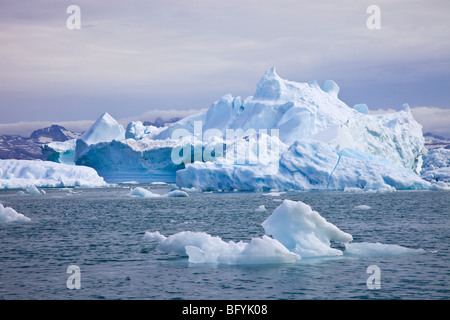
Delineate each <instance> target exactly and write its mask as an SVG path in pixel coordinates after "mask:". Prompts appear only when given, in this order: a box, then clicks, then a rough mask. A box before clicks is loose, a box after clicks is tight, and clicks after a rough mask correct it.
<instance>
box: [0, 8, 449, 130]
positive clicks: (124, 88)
mask: <svg viewBox="0 0 450 320" xmlns="http://www.w3.org/2000/svg"><path fill="white" fill-rule="evenodd" d="M71 4H76V5H78V6H79V7H80V9H81V29H80V30H69V29H68V28H67V26H66V20H67V18H68V17H69V16H70V14H68V13H66V10H67V7H68V6H69V5H71ZM371 4H376V5H378V6H379V7H380V9H381V29H379V30H370V29H368V28H367V26H366V20H367V19H368V17H369V16H370V14H368V13H367V12H366V9H367V7H368V6H369V5H371ZM449 39H450V1H448V0H442V1H438V0H434V1H433V0H431V1H417V0H416V1H414V0H401V1H392V0H390V1H378V0H376V1H373V0H370V1H364V0H358V1H356V0H329V1H300V0H270V1H269V0H239V1H238V0H222V1H216V0H189V1H187V0H147V1H144V0H142V1H139V0H128V1H125V0H123V1H117V0H109V1H94V0H78V1H77V0H71V1H65V0H33V1H25V0H21V1H15V0H2V1H1V2H0V44H1V45H0V124H10V123H17V122H20V121H26V122H37V121H41V122H42V121H49V122H70V121H81V120H88V121H91V120H95V119H96V118H97V117H98V116H100V115H101V114H102V113H103V112H105V111H107V112H108V113H110V114H111V115H112V116H113V117H115V118H117V119H129V118H130V119H131V118H137V117H140V116H145V117H147V118H148V119H140V120H153V119H150V118H151V117H152V115H156V114H158V112H161V110H163V111H164V110H165V111H167V110H184V112H186V110H192V109H201V108H207V107H209V105H211V103H213V102H214V101H215V100H217V99H219V98H220V97H221V96H223V95H224V94H226V93H231V94H232V95H233V96H242V97H247V96H249V95H253V93H254V92H255V89H256V83H257V82H258V80H259V79H260V78H261V77H262V76H263V75H264V72H265V70H266V69H268V68H270V67H272V66H276V68H277V72H278V74H279V75H280V76H281V77H282V78H285V79H289V80H294V81H298V82H308V81H311V80H317V81H318V82H319V83H321V82H323V81H324V80H327V79H333V80H335V81H336V82H337V83H338V85H339V86H340V88H341V91H340V94H339V97H340V99H341V100H343V101H344V102H346V103H347V104H348V105H350V106H353V105H354V104H356V103H366V104H367V105H368V106H369V109H371V110H378V109H396V108H398V107H400V106H401V105H402V104H403V103H408V104H409V105H410V106H411V107H412V108H413V109H416V110H420V114H421V115H422V116H423V117H424V119H425V118H426V119H427V120H428V121H429V122H430V121H431V120H430V119H432V118H433V116H434V117H435V118H436V119H437V120H439V121H438V122H439V124H438V123H437V122H436V123H434V122H431V123H428V124H427V126H430V127H431V128H434V127H435V129H436V130H435V132H436V133H439V134H444V135H447V136H449V137H450V103H449V101H450V41H449ZM419 107H420V108H419ZM152 110H159V111H154V112H152ZM436 112H437V113H436ZM175 113H176V111H174V114H175ZM418 113H419V112H416V114H418ZM428 113H430V117H428V116H427V115H428ZM431 113H433V114H431ZM436 114H439V116H436ZM443 117H444V119H445V120H446V122H445V121H443V120H442V118H443ZM418 120H420V119H418ZM437 120H436V121H437ZM419 122H420V121H419Z"/></svg>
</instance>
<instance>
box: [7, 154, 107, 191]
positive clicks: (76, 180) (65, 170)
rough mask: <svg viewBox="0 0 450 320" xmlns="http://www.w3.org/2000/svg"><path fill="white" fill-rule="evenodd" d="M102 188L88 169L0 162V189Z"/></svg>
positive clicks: (48, 164)
mask: <svg viewBox="0 0 450 320" xmlns="http://www.w3.org/2000/svg"><path fill="white" fill-rule="evenodd" d="M77 186H79V187H104V186H107V183H106V182H105V181H104V179H103V178H102V177H100V176H99V175H98V174H97V172H96V171H95V170H94V169H92V168H89V167H84V166H74V165H68V164H61V163H55V162H51V161H39V160H0V189H18V188H19V189H28V188H30V187H77Z"/></svg>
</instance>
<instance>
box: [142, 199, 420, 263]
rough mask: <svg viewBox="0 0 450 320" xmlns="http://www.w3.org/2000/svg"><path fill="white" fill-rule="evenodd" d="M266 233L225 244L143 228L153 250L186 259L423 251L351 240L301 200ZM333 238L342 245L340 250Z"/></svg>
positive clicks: (289, 259)
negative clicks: (343, 248)
mask: <svg viewBox="0 0 450 320" xmlns="http://www.w3.org/2000/svg"><path fill="white" fill-rule="evenodd" d="M262 226H263V228H264V230H265V233H266V235H263V236H262V237H260V238H252V239H251V240H250V242H244V241H239V242H234V241H229V242H226V241H224V240H222V239H221V238H220V237H217V236H212V235H210V234H207V233H205V232H192V231H182V232H178V233H175V234H173V235H170V236H168V237H166V236H164V235H162V234H160V233H159V232H158V231H154V232H149V231H146V232H145V234H144V237H143V239H144V240H146V241H154V242H157V243H158V245H157V246H156V249H157V250H158V251H161V252H165V253H174V254H177V255H179V256H187V257H188V260H189V262H190V263H214V264H272V263H294V262H298V261H299V260H300V259H304V258H322V257H335V256H342V255H344V254H349V255H353V256H361V257H367V256H380V255H381V256H383V255H399V254H406V253H420V252H424V251H423V250H422V249H410V248H406V247H402V246H399V245H393V244H382V243H370V242H361V243H350V242H351V241H353V237H352V235H351V234H349V233H347V232H344V231H342V230H340V229H339V228H338V227H337V226H335V225H334V224H332V223H330V222H328V221H327V220H326V219H325V218H324V217H322V216H321V215H320V214H319V213H318V212H317V211H314V210H312V208H311V207H310V206H309V205H307V204H305V203H303V202H301V201H298V202H296V201H291V200H284V201H283V203H282V204H281V205H280V206H278V207H277V208H276V209H275V211H274V212H273V213H272V214H271V215H270V216H269V217H268V218H267V219H266V220H265V221H264V222H263V223H262ZM332 242H334V243H340V244H341V247H345V250H344V251H342V250H340V249H338V248H334V247H332Z"/></svg>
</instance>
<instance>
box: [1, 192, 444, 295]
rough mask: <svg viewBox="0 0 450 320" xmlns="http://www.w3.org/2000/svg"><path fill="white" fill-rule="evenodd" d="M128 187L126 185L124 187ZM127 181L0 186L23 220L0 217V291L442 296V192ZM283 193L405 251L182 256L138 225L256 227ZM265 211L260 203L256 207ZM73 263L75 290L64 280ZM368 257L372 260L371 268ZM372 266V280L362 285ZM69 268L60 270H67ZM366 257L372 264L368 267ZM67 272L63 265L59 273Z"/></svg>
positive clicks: (368, 238) (257, 233)
mask: <svg viewBox="0 0 450 320" xmlns="http://www.w3.org/2000/svg"><path fill="white" fill-rule="evenodd" d="M133 187H134V186H133ZM141 187H145V188H147V189H149V190H151V191H152V192H155V193H160V194H164V193H167V192H168V191H169V188H170V186H163V185H156V186H155V185H141ZM129 192H130V186H127V185H122V186H117V187H111V188H102V189H81V188H80V189H77V188H75V189H47V190H46V193H45V194H40V195H23V194H22V195H20V194H17V190H3V191H0V202H1V203H3V205H4V206H5V207H12V208H13V209H14V210H16V211H17V212H19V213H22V214H24V215H25V216H27V217H29V218H31V222H10V223H2V224H0V242H1V243H0V298H1V299H221V300H222V299H242V300H245V299H258V300H264V299H448V298H449V297H450V283H449V280H450V252H449V244H450V232H449V230H450V228H449V227H450V222H449V218H450V217H449V215H450V209H449V208H450V193H448V192H445V191H442V192H441V191H397V192H390V193H348V192H286V193H281V194H273V195H271V196H268V195H266V194H264V193H244V192H231V193H195V192H189V197H183V198H170V197H161V198H130V197H127V196H126V195H127V194H129ZM283 199H291V200H295V201H299V200H300V201H303V202H305V203H306V204H308V205H310V206H311V207H312V209H313V210H315V211H318V212H319V213H320V215H322V216H323V217H324V218H326V219H327V221H329V222H331V223H333V224H334V225H336V226H337V227H338V228H339V229H341V230H342V231H345V232H348V233H350V234H352V235H353V238H354V240H353V242H372V243H375V242H380V243H384V244H396V245H400V246H403V247H407V248H412V249H422V250H423V251H421V253H412V254H399V255H395V254H394V255H392V254H388V253H387V254H382V253H381V254H376V255H373V256H370V255H369V256H363V257H361V256H352V255H347V254H345V249H344V248H343V247H339V244H333V245H336V246H338V247H339V249H341V250H344V255H343V256H339V257H331V258H311V259H301V260H300V261H299V262H297V263H290V264H274V265H262V264H260V265H216V264H191V263H189V262H188V258H187V257H180V256H177V255H175V254H168V253H162V252H159V251H158V250H156V246H157V243H155V242H151V241H146V240H145V239H143V236H144V234H145V231H159V232H161V234H164V235H166V236H169V235H171V234H174V233H177V232H180V231H201V232H206V233H208V234H211V235H213V236H219V237H221V238H222V239H223V240H224V241H230V240H232V241H235V242H237V241H247V242H248V241H250V240H251V238H253V237H261V236H262V235H264V230H263V228H262V226H261V223H262V222H263V221H264V220H265V219H266V218H267V217H268V216H269V215H270V214H271V213H272V212H273V210H274V209H275V208H276V207H277V206H279V205H280V204H281V201H282V200H283ZM262 205H263V206H264V208H266V210H265V211H264V210H261V209H260V208H261V206H262ZM71 266H72V267H73V266H77V267H78V268H79V273H78V276H79V277H78V278H77V281H78V283H79V285H80V286H79V289H69V287H70V286H69V285H68V279H69V277H71V276H72V275H73V274H72V273H71V272H70V271H71V270H73V269H70V268H69V267H71ZM371 266H372V268H369V267H371ZM373 266H376V267H378V268H379V271H380V272H379V274H378V277H379V288H378V289H374V288H373V287H371V286H369V285H368V279H369V277H371V276H373V274H371V272H370V270H373ZM68 268H69V270H68ZM368 268H369V269H368ZM68 271H69V273H68Z"/></svg>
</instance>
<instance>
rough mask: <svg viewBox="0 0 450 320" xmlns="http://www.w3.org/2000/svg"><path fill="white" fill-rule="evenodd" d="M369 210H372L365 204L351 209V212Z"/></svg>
mask: <svg viewBox="0 0 450 320" xmlns="http://www.w3.org/2000/svg"><path fill="white" fill-rule="evenodd" d="M370 209H372V207H370V206H368V205H365V204H360V205H358V206H355V207H354V208H353V210H370Z"/></svg>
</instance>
